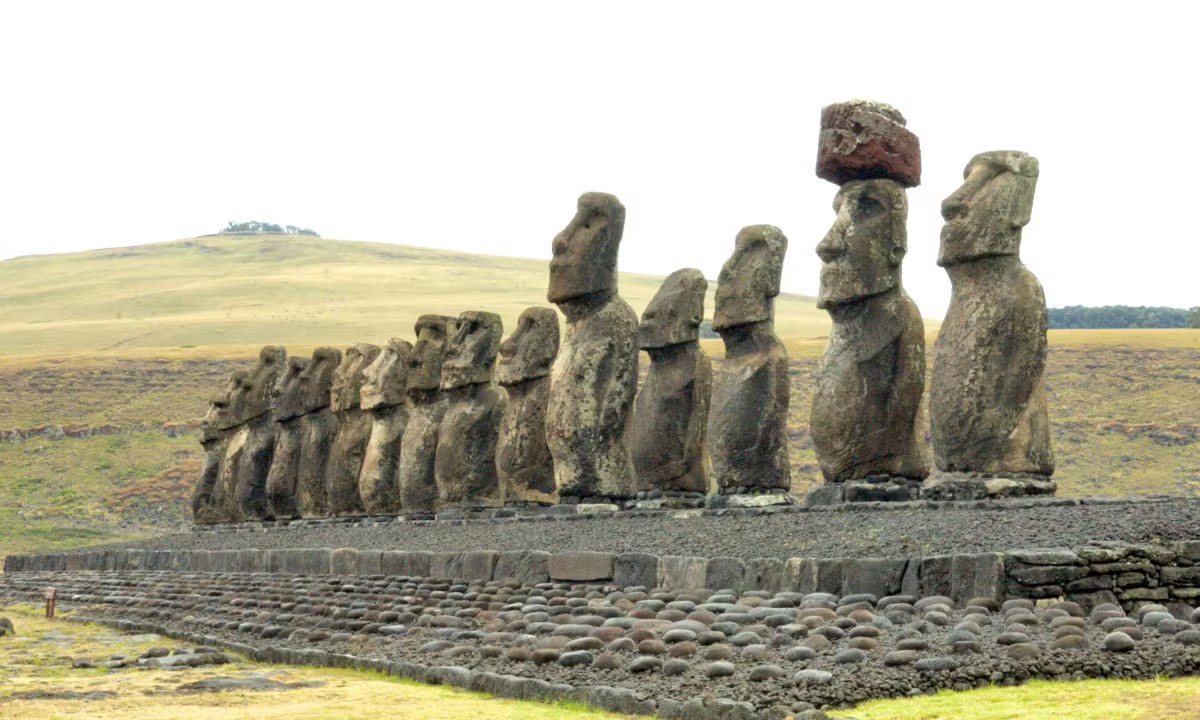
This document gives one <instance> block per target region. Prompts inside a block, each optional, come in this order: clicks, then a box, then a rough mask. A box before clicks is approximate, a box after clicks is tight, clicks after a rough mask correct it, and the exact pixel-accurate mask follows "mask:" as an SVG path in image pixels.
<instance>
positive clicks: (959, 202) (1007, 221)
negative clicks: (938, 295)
mask: <svg viewBox="0 0 1200 720" xmlns="http://www.w3.org/2000/svg"><path fill="white" fill-rule="evenodd" d="M963 178H964V179H963V184H962V186H961V187H959V188H958V189H957V190H955V191H954V192H953V193H952V194H951V195H950V197H948V198H946V199H945V200H944V201H942V218H944V219H945V221H946V224H945V225H943V226H942V245H941V249H940V251H939V252H938V265H941V266H942V267H946V266H948V265H955V264H957V263H962V262H969V261H971V260H978V259H980V258H985V257H992V256H996V255H1016V254H1018V253H1019V252H1020V250H1021V228H1023V227H1025V225H1026V224H1028V223H1029V218H1030V215H1031V213H1032V212H1033V193H1034V190H1035V189H1036V188H1037V178H1038V161H1037V158H1035V157H1032V156H1030V155H1026V154H1025V153H1023V152H1016V151H1011V150H1009V151H995V152H986V153H980V154H979V155H976V156H975V157H973V158H971V162H969V163H967V169H966V170H965V171H963Z"/></svg>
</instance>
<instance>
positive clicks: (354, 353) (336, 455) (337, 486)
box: [325, 343, 379, 516]
mask: <svg viewBox="0 0 1200 720" xmlns="http://www.w3.org/2000/svg"><path fill="white" fill-rule="evenodd" d="M378 355H379V346H377V345H371V344H369V343H355V344H354V345H351V346H350V347H348V348H346V352H345V353H344V354H343V355H342V362H341V364H340V365H338V369H337V371H336V372H335V373H334V375H333V383H332V385H331V386H330V389H329V405H330V408H331V409H332V410H333V414H334V417H335V418H337V437H336V439H334V441H333V447H332V449H331V450H330V451H329V465H328V467H327V468H326V470H325V490H326V492H327V493H328V496H329V514H330V515H335V516H348V515H363V514H365V513H366V510H365V509H364V508H363V503H362V498H360V497H359V496H358V476H359V473H360V472H362V464H363V457H364V456H365V455H366V452H367V442H368V441H369V440H370V439H371V425H372V421H371V416H370V415H368V414H367V413H366V411H365V410H363V409H362V384H363V370H364V369H366V367H367V366H368V365H370V364H371V363H372V362H374V361H375V358H376V356H378Z"/></svg>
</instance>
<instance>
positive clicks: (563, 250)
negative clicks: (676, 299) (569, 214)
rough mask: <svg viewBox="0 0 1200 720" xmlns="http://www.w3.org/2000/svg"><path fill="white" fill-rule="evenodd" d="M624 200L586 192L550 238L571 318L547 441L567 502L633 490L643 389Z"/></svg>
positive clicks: (553, 289) (555, 288) (556, 373)
mask: <svg viewBox="0 0 1200 720" xmlns="http://www.w3.org/2000/svg"><path fill="white" fill-rule="evenodd" d="M624 226H625V206H623V205H622V204H621V202H620V201H619V200H617V198H616V197H615V196H613V195H607V194H605V193H585V194H583V195H581V196H580V198H579V202H578V207H577V212H576V214H575V217H574V218H573V219H572V220H571V222H570V223H568V224H567V226H566V228H564V229H563V231H562V232H560V233H559V234H558V235H557V236H556V237H555V238H554V242H553V244H552V246H551V250H552V252H553V258H552V259H551V261H550V286H549V290H548V292H547V293H546V297H547V299H548V300H549V301H550V302H552V303H554V304H555V305H557V306H558V309H559V310H561V311H562V313H563V314H564V315H565V316H566V318H567V329H566V334H565V336H564V337H563V341H562V346H561V348H560V349H559V353H558V357H557V358H556V359H555V361H554V366H553V368H552V369H551V372H550V397H549V399H548V401H547V406H546V442H547V445H548V446H549V448H550V455H551V457H553V458H554V476H555V485H556V486H557V488H558V492H559V496H560V498H561V499H562V500H564V501H567V502H572V501H574V502H578V501H580V500H587V499H595V500H618V501H619V500H625V499H627V498H630V497H632V496H633V494H634V476H633V462H632V459H631V457H630V454H629V446H628V442H627V438H626V436H627V434H628V429H629V425H630V419H631V411H632V409H633V398H634V395H635V394H636V392H637V325H638V321H637V315H636V314H635V313H634V312H633V308H631V307H629V304H628V303H626V302H625V301H624V300H622V299H621V298H620V297H619V296H618V295H617V250H618V249H619V247H620V243H621V235H622V232H623V230H624Z"/></svg>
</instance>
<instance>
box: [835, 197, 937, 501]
mask: <svg viewBox="0 0 1200 720" xmlns="http://www.w3.org/2000/svg"><path fill="white" fill-rule="evenodd" d="M833 207H834V210H835V211H836V212H837V220H835V221H834V224H833V227H832V228H830V230H829V232H828V233H827V234H826V235H825V238H824V239H823V240H822V241H821V242H820V244H818V245H817V255H819V256H820V258H821V262H822V266H821V290H820V297H819V299H818V302H817V306H818V307H821V308H824V309H825V310H827V311H828V312H829V315H830V317H831V318H832V319H833V329H832V331H831V332H830V335H829V341H828V343H827V344H826V346H825V353H824V355H823V356H822V358H821V364H820V367H819V368H818V370H817V383H816V387H815V389H814V393H813V405H812V417H811V424H812V437H813V447H814V449H815V450H816V454H817V460H818V462H819V463H820V465H821V474H822V475H823V476H824V478H825V482H827V483H840V482H846V481H851V480H861V479H864V478H867V477H875V476H888V477H900V478H905V479H909V480H921V479H923V478H924V477H925V476H926V475H928V474H929V466H928V462H927V460H926V449H925V444H924V442H923V440H924V438H923V433H922V432H921V427H922V422H921V420H922V418H921V417H920V408H921V396H922V394H923V393H924V391H925V325H924V323H923V322H922V320H921V313H920V311H919V310H918V309H917V306H916V304H915V303H913V301H912V299H911V298H909V297H908V295H907V293H905V292H904V289H903V288H902V287H901V284H900V266H901V261H902V259H903V258H904V254H905V252H906V251H907V247H908V242H907V228H906V222H907V218H908V200H907V198H906V195H905V190H904V188H903V187H902V186H901V185H900V184H899V183H897V182H895V181H893V180H858V181H853V182H849V183H847V184H846V185H844V186H842V189H841V190H839V191H838V194H837V198H836V199H835V200H834V205H833ZM900 499H904V500H907V499H908V498H907V495H905V496H904V497H902V498H900Z"/></svg>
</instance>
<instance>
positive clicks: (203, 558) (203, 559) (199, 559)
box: [89, 550, 213, 572]
mask: <svg viewBox="0 0 1200 720" xmlns="http://www.w3.org/2000/svg"><path fill="white" fill-rule="evenodd" d="M99 559H100V558H99V556H96V557H95V560H99ZM93 564H94V565H101V563H99V562H93ZM89 569H99V568H89ZM188 570H191V571H193V572H212V571H213V558H212V550H193V551H192V557H191V559H189V560H188Z"/></svg>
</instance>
